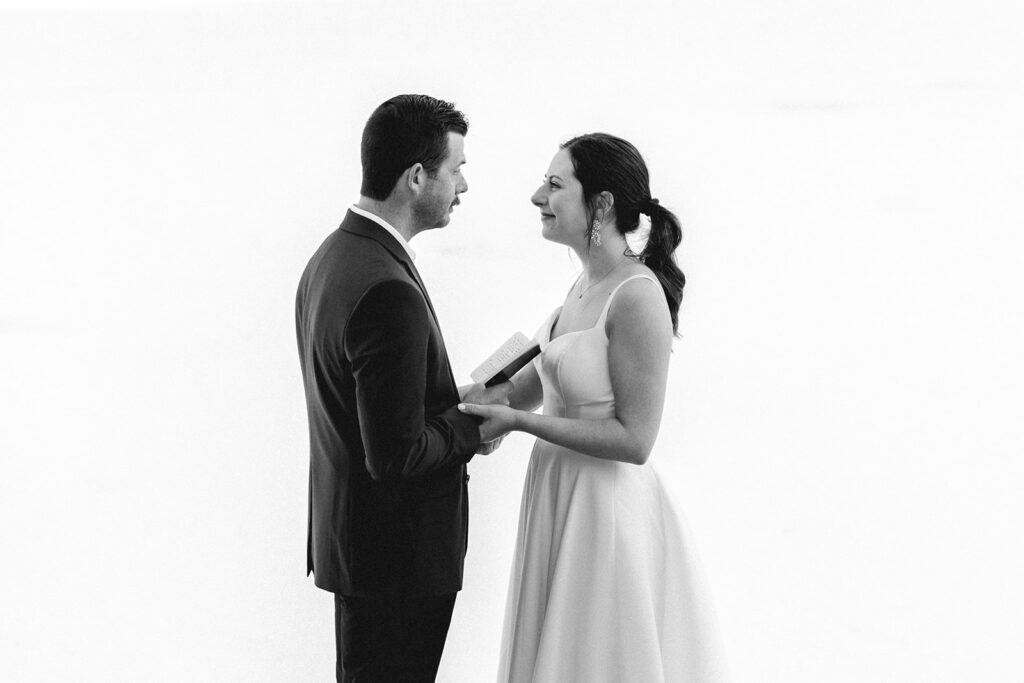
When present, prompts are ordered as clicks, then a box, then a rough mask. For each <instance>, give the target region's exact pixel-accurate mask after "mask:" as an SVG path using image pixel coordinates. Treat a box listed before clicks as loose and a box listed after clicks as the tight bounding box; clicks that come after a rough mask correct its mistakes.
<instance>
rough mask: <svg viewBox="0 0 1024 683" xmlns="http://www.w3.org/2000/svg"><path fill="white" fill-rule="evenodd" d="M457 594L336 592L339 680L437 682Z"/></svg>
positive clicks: (346, 682)
mask: <svg viewBox="0 0 1024 683" xmlns="http://www.w3.org/2000/svg"><path fill="white" fill-rule="evenodd" d="M455 595H456V594H455V593H447V594H445V595H428V596H413V597H402V598H390V597H388V598H376V597H374V598H364V597H352V596H346V595H341V594H340V593H335V594H334V628H335V639H336V642H337V649H338V663H337V680H338V683H433V681H434V679H435V678H436V677H437V667H438V665H439V664H440V662H441V652H442V651H443V650H444V641H445V638H446V637H447V636H448V627H449V625H450V624H451V621H452V610H453V609H454V607H455Z"/></svg>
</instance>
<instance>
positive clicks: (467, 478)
mask: <svg viewBox="0 0 1024 683" xmlns="http://www.w3.org/2000/svg"><path fill="white" fill-rule="evenodd" d="M466 481H467V482H468V481H469V475H468V474H467V475H466Z"/></svg>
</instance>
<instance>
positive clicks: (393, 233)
mask: <svg viewBox="0 0 1024 683" xmlns="http://www.w3.org/2000/svg"><path fill="white" fill-rule="evenodd" d="M349 210H350V211H351V212H352V213H355V214H359V215H360V216H362V217H363V218H369V219H370V220H371V221H373V222H374V223H376V224H377V225H379V226H380V227H382V228H384V229H385V230H387V231H388V233H390V234H391V236H392V237H394V238H395V239H396V240H398V243H399V244H401V245H402V247H403V248H404V249H405V251H406V253H408V254H409V258H411V259H412V260H413V261H415V260H416V252H414V251H413V250H412V247H410V246H409V243H408V242H407V241H406V239H405V238H404V237H402V233H400V232H398V231H397V230H395V228H394V227H393V226H392V225H391V224H390V223H388V222H387V221H386V220H384V219H383V218H381V217H380V216H378V215H377V214H374V213H370V212H369V211H367V210H366V209H360V208H359V207H358V206H356V205H355V204H353V205H352V206H351V207H349Z"/></svg>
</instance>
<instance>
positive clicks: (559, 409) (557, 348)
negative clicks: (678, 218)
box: [534, 275, 657, 420]
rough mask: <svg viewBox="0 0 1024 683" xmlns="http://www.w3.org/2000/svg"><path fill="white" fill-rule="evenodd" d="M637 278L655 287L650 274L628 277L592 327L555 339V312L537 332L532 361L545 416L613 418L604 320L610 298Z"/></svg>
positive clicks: (615, 290)
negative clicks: (537, 350) (541, 390)
mask: <svg viewBox="0 0 1024 683" xmlns="http://www.w3.org/2000/svg"><path fill="white" fill-rule="evenodd" d="M636 278H645V279H648V280H651V281H653V282H655V284H657V281H656V280H654V278H652V277H651V276H649V275H634V276H632V277H628V278H626V279H625V280H623V281H622V282H620V283H619V285H618V286H617V287H616V288H615V289H614V290H612V292H611V294H609V295H608V300H607V301H606V302H605V304H604V308H602V309H601V315H600V316H598V318H597V322H596V323H594V326H593V327H590V328H587V329H585V330H577V331H575V332H566V333H565V334H562V335H560V336H558V337H555V338H554V339H552V338H551V332H552V330H553V329H554V327H555V323H556V322H557V321H558V316H559V315H560V314H561V311H562V309H561V307H559V308H557V309H555V310H554V311H553V312H552V313H551V315H550V316H548V319H547V320H546V321H545V322H544V325H543V326H542V327H541V328H540V330H539V331H538V332H537V341H538V342H539V343H540V349H541V352H540V355H539V356H537V358H536V359H535V360H534V363H536V364H537V365H536V367H537V374H538V375H540V380H541V384H542V385H543V387H544V414H545V415H555V416H558V417H569V418H576V419H587V420H600V419H604V418H608V417H613V416H614V415H615V395H614V393H613V392H612V380H611V374H610V373H609V370H608V335H607V334H606V332H605V321H606V320H607V318H608V310H609V309H610V308H611V303H612V298H614V296H615V293H616V292H618V291H619V288H620V287H622V285H624V284H626V283H627V282H629V281H630V280H634V279H636Z"/></svg>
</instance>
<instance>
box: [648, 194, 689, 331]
mask: <svg viewBox="0 0 1024 683" xmlns="http://www.w3.org/2000/svg"><path fill="white" fill-rule="evenodd" d="M637 208H638V210H639V212H640V213H646V214H647V215H649V216H650V217H651V232H650V235H649V236H648V238H647V244H646V245H645V246H644V249H643V251H642V252H640V261H641V262H642V263H643V264H644V265H646V266H647V267H648V268H650V269H651V270H652V271H654V274H655V275H656V276H657V277H658V282H660V283H661V288H662V289H663V290H665V300H666V301H667V302H668V310H669V313H670V314H671V315H672V332H674V333H676V334H678V333H679V304H680V303H682V300H683V287H684V286H685V285H686V276H685V275H683V271H682V270H680V269H679V265H678V264H677V263H676V257H675V251H676V249H677V248H678V247H679V243H680V242H682V240H683V230H682V228H681V227H680V226H679V219H678V218H676V216H675V214H674V213H672V212H671V211H669V210H668V209H666V208H665V207H663V206H661V204H659V203H658V200H657V199H649V200H647V201H645V202H642V203H641V205H640V206H639V207H637Z"/></svg>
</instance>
